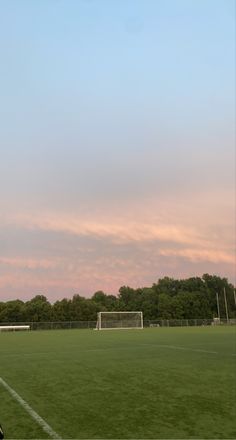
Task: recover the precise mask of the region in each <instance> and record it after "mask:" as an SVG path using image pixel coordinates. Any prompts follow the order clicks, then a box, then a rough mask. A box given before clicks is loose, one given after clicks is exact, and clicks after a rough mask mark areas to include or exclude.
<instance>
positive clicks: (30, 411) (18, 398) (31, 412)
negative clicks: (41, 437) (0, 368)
mask: <svg viewBox="0 0 236 440" xmlns="http://www.w3.org/2000/svg"><path fill="white" fill-rule="evenodd" d="M0 384H1V385H2V386H3V387H4V388H5V389H6V390H7V391H8V392H9V393H10V394H11V396H12V397H13V398H14V399H15V400H16V401H17V402H18V403H19V404H20V405H21V406H22V408H24V409H25V411H26V412H27V413H28V414H29V415H30V416H31V417H32V419H34V420H35V421H36V422H37V423H38V425H39V426H40V427H41V428H42V429H43V430H44V431H45V432H46V433H47V434H48V435H49V436H50V437H51V438H53V439H61V437H60V436H59V435H58V434H57V433H56V432H55V431H53V429H52V428H51V426H50V425H48V423H47V422H45V420H43V419H42V417H40V415H39V414H37V413H36V411H34V410H33V408H31V406H30V405H29V404H28V403H27V402H26V401H25V400H24V399H22V397H21V396H20V395H19V394H17V392H16V391H15V390H13V388H11V387H10V385H8V384H7V382H5V380H3V378H2V377H0Z"/></svg>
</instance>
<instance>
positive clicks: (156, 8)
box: [0, 0, 235, 300]
mask: <svg viewBox="0 0 236 440" xmlns="http://www.w3.org/2000/svg"><path fill="white" fill-rule="evenodd" d="M0 56H1V70H0V78H1V82H0V83H1V86H0V90H1V100H0V117H1V122H2V124H1V132H0V148H1V162H0V198H1V201H2V202H1V206H2V209H1V210H0V228H1V229H0V234H1V237H0V243H1V244H2V245H1V247H0V295H1V296H2V298H3V299H8V298H11V297H16V296H22V297H24V298H25V297H30V296H32V295H33V294H35V293H37V292H38V291H43V293H45V294H46V295H47V296H48V297H49V298H51V299H52V300H53V299H55V298H56V297H60V296H69V295H71V294H72V293H75V292H77V293H78V292H80V293H81V294H84V295H90V294H92V293H93V292H94V291H95V290H98V289H104V290H106V291H111V292H114V293H116V292H117V290H118V288H119V287H120V286H121V285H122V284H130V285H132V286H137V285H139V286H141V285H147V284H149V285H150V284H152V282H155V281H156V280H157V279H158V278H159V277H162V276H165V275H168V276H175V277H178V278H179V277H183V276H193V275H199V274H202V273H204V272H211V273H217V274H219V275H222V276H223V275H225V276H228V277H229V279H230V280H231V281H235V275H234V274H235V272H234V262H235V253H234V248H233V245H234V242H235V240H234V239H235V237H234V228H235V218H234V196H235V189H234V180H235V168H234V164H235V149H234V143H235V2H234V1H231V0H226V1H223V0H221V1H210V0H206V1H201V0H199V1H196V0H194V1H190V0H188V1H181V0H176V1H174V0H172V1H160V0H159V1H158V0H153V1H151V0H147V1H144V0H139V1H138V0H126V1H124V0H119V1H117V0H114V1H113V0H109V1H108V0H106V1H105V0H77V1H72V0H69V1H63V0H42V1H39V2H34V1H30V0H28V1H26V0H20V1H19V0H7V1H4V0H2V1H1V4H0ZM1 296H0V298H1Z"/></svg>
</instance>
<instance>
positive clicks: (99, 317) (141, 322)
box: [96, 311, 143, 330]
mask: <svg viewBox="0 0 236 440" xmlns="http://www.w3.org/2000/svg"><path fill="white" fill-rule="evenodd" d="M111 314H113V315H114V314H116V315H118V314H120V315H121V316H122V315H124V314H126V315H137V314H139V315H140V326H135V325H134V326H132V325H131V326H127V324H126V325H125V326H123V325H121V326H119V325H118V326H115V325H114V326H111V327H109V326H106V327H103V325H102V315H111ZM116 321H117V320H116ZM113 323H114V321H113ZM120 323H122V320H120ZM140 329H141V330H142V329H143V312H140V311H138V312H134V311H131V312H130V311H128V312H126V311H122V312H120V311H117V312H115V311H114V312H98V314H97V326H96V330H140Z"/></svg>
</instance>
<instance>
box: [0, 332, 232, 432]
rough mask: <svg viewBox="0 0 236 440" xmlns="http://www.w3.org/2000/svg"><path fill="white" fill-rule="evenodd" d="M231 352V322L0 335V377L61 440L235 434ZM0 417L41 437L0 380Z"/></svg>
mask: <svg viewBox="0 0 236 440" xmlns="http://www.w3.org/2000/svg"><path fill="white" fill-rule="evenodd" d="M235 348H236V328H235V327H233V326H232V327H214V328H213V327H201V328H154V329H145V330H142V331H141V330H136V331H133V330H128V331H125V330H123V331H107V332H105V331H104V332H95V331H92V330H64V331H59V330H58V331H45V332H15V333H0V377H2V378H3V379H4V380H5V381H6V382H7V383H8V384H9V385H10V386H11V387H12V388H13V389H14V390H15V391H16V392H17V393H18V394H19V395H20V396H21V397H22V398H23V399H24V400H25V401H27V402H28V404H29V405H30V406H31V407H32V408H33V409H34V410H35V411H36V412H37V413H38V414H39V415H40V416H41V417H42V418H43V419H44V420H45V421H46V422H47V423H48V424H49V425H50V426H51V427H52V428H53V430H54V431H56V432H57V433H58V434H59V435H60V436H61V438H63V439H70V438H73V439H89V438H90V439H98V438H99V439H100V438H103V439H147V438H149V439H154V438H155V439H190V438H199V439H200V438H201V439H203V438H209V439H234V438H235V437H236V424H235V420H236V369H235V361H236V356H235V353H236V350H235ZM201 350H202V351H201ZM204 350H205V351H204ZM213 352H215V353H213ZM0 422H1V423H2V425H3V426H4V428H5V433H6V438H8V439H9V438H14V439H23V438H25V439H36V438H41V439H43V438H48V435H47V434H46V433H44V431H43V430H42V429H41V428H40V427H39V426H38V425H37V423H36V422H35V421H34V420H33V419H31V417H30V416H29V415H28V414H27V413H26V412H25V410H24V409H23V408H22V407H21V406H20V405H19V403H17V402H16V401H15V400H14V399H13V397H12V396H11V395H10V394H9V393H8V391H7V390H5V389H4V388H3V387H2V386H1V385H0Z"/></svg>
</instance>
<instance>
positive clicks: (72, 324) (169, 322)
mask: <svg viewBox="0 0 236 440" xmlns="http://www.w3.org/2000/svg"><path fill="white" fill-rule="evenodd" d="M143 324H144V327H146V328H155V327H200V326H213V325H236V319H228V320H227V319H221V320H212V319H157V320H147V319H146V320H144V323H143ZM21 325H22V326H27V325H29V326H30V330H67V329H95V328H96V321H49V322H2V323H0V327H1V329H0V331H2V330H3V331H4V327H8V329H7V328H6V330H20V328H19V326H21ZM14 326H17V327H18V329H14ZM9 327H11V328H9Z"/></svg>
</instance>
